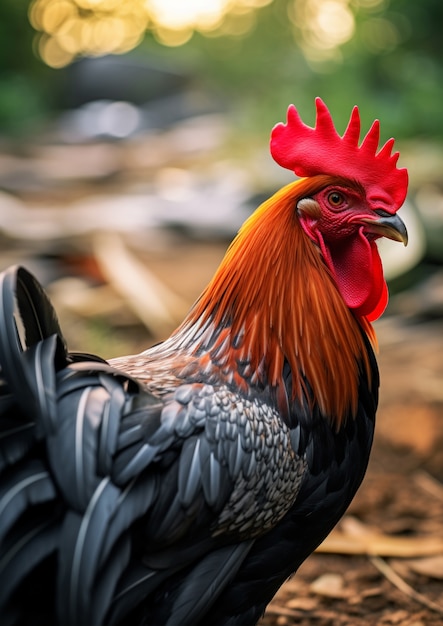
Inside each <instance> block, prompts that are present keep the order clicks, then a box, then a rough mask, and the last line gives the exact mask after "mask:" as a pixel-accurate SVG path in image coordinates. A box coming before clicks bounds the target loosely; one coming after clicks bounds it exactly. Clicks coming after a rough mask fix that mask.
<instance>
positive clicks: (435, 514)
mask: <svg viewBox="0 0 443 626" xmlns="http://www.w3.org/2000/svg"><path fill="white" fill-rule="evenodd" d="M442 24H443V3H442V2H441V1H440V0H421V1H420V2H405V0H237V1H234V0H186V1H184V0H125V1H124V2H122V1H121V0H32V1H31V2H30V1H28V0H1V3H0V269H3V268H5V267H7V266H8V265H10V264H13V263H21V264H24V265H26V266H27V267H28V268H29V269H30V270H31V271H33V272H34V273H35V274H36V276H37V277H38V278H39V280H41V282H42V283H43V284H44V285H45V287H46V288H47V290H48V291H49V293H50V296H51V298H52V299H53V301H54V304H55V307H56V309H57V311H58V313H59V316H60V318H61V323H62V328H63V329H64V331H65V334H66V337H67V340H68V344H69V346H70V348H71V349H72V350H83V351H88V352H96V353H98V354H100V355H101V356H103V357H105V358H110V357H112V356H116V355H122V354H125V353H130V352H139V351H141V350H142V349H145V348H147V347H148V346H149V345H151V344H152V343H154V342H156V341H158V340H161V339H162V338H164V337H165V336H167V334H168V333H169V332H170V331H171V330H172V329H173V328H174V327H175V326H176V325H177V324H178V323H179V322H180V321H181V319H182V318H183V316H184V315H185V313H186V311H187V310H188V308H189V306H190V305H191V303H192V302H193V300H194V299H195V298H196V297H197V296H198V294H199V293H200V291H201V289H202V288H203V287H204V285H205V284H206V282H207V281H208V280H209V278H210V277H211V275H212V273H213V271H214V270H215V268H216V266H217V265H218V263H219V261H220V259H221V257H222V256H223V254H224V251H225V249H226V246H227V244H228V242H229V241H230V240H231V239H232V237H233V236H234V234H235V232H236V230H237V229H238V227H239V225H240V224H241V223H242V222H243V221H244V219H245V218H246V217H247V216H248V215H249V214H250V213H251V211H252V210H253V209H254V208H256V206H257V205H258V204H259V203H260V202H261V201H262V200H263V199H265V198H266V197H268V196H269V195H271V194H272V193H273V192H274V191H275V190H276V189H277V188H279V187H280V186H282V185H283V184H285V183H286V182H290V181H291V180H292V175H291V173H290V172H287V171H284V170H282V169H281V168H279V167H278V166H277V165H275V163H274V162H273V161H272V159H271V157H270V155H269V150H268V141H269V133H270V130H271V128H272V126H273V125H274V124H275V123H277V122H279V121H282V120H283V119H285V115H286V109H287V106H288V104H289V103H294V104H296V106H297V107H298V109H299V111H300V113H301V116H302V118H303V119H304V120H305V121H306V122H307V123H308V124H313V123H314V98H315V96H320V97H321V98H323V100H324V101H325V102H326V104H327V105H328V107H329V108H330V110H331V112H332V115H333V118H334V120H335V121H336V126H337V129H338V131H339V132H343V131H344V129H345V126H346V123H347V121H348V119H349V115H350V112H351V109H352V107H353V105H354V104H358V105H359V107H360V112H361V117H362V126H363V129H364V130H366V129H368V128H369V125H370V124H371V122H372V121H373V119H374V118H376V117H377V118H379V119H380V121H381V139H382V141H386V140H387V139H388V138H389V137H390V136H394V137H395V138H396V147H397V149H399V150H400V151H401V158H400V165H401V166H404V167H408V169H409V172H410V180H411V183H410V192H409V196H408V200H407V202H406V204H405V206H404V207H403V208H402V209H401V215H402V217H403V218H404V220H405V222H406V223H407V225H408V229H409V233H410V244H409V246H408V248H406V249H404V248H402V247H401V246H399V245H398V244H392V242H383V245H382V255H383V258H384V266H385V270H386V274H387V276H388V279H389V285H390V291H391V300H390V305H389V308H388V311H387V313H386V314H385V316H384V317H383V319H382V320H381V321H380V322H377V325H376V328H377V332H378V336H379V341H380V357H379V361H380V368H381V375H382V394H381V408H380V418H379V429H378V433H377V439H376V446H375V449H374V455H373V460H372V461H371V467H370V471H369V474H368V478H367V481H366V483H365V487H364V488H363V490H362V492H361V495H360V496H359V498H357V500H356V503H355V505H353V506H354V509H353V510H352V511H351V514H354V515H357V516H358V518H359V519H360V521H364V522H365V523H367V524H368V525H371V524H374V525H375V526H376V527H377V528H378V529H379V530H380V529H382V530H384V531H385V532H389V533H394V534H402V535H405V534H417V533H418V534H430V535H433V534H435V535H437V534H439V533H440V535H441V531H442V520H443V495H442V494H443V489H441V481H443V453H442V450H443V445H442V444H443V420H442V407H443V391H442V389H443V385H442V378H443V349H442V348H443V324H442V319H443V268H442V262H443V111H442V102H443V58H442V56H443V53H442V46H441V27H442ZM389 244H392V245H389ZM433 481H434V482H433ZM431 494H432V495H431ZM430 502H432V504H433V507H434V508H433V507H432V506H431V504H430ZM403 565H404V564H403ZM432 571H434V572H435V568H434V569H433V570H432ZM405 572H406V573H405ZM440 572H443V565H442V566H441V567H440ZM311 574H312V577H315V572H314V573H312V572H311ZM311 574H309V572H307V574H306V576H308V578H309V575H311ZM403 575H404V576H405V577H408V576H409V577H410V579H413V580H416V579H414V578H413V577H414V576H416V574H415V573H414V570H413V568H412V567H411V568H409V569H407V570H405V569H403ZM427 575H428V579H426V580H427V583H426V584H431V583H432V580H433V578H432V576H433V575H432V573H431V574H429V571H428V573H427ZM362 576H363V574H362ZM422 576H423V574H422ZM441 578H443V573H441ZM422 582H423V581H422ZM425 582H426V581H425ZM431 592H432V590H431ZM436 593H437V592H436ZM438 593H440V592H438ZM438 593H437V596H438ZM375 595H376V594H375ZM434 597H435V594H434ZM340 599H341V600H343V598H342V596H338V600H340ZM437 599H438V597H437ZM440 599H441V600H442V603H443V598H440ZM338 600H337V601H338ZM362 602H363V601H362ZM365 602H366V603H368V602H370V600H369V599H366V600H365ZM390 602H391V603H392V602H395V599H394V600H392V598H391V599H390ZM364 606H367V604H366V605H364V604H363V607H364ZM341 610H342V611H343V610H345V609H344V608H343V607H342V608H341ZM278 619H279V620H280V621H279V622H278V623H279V624H283V623H285V622H284V614H280V615H279V617H278ZM288 619H289V618H288ZM362 619H363V618H362ZM316 623H318V624H321V623H322V622H321V620H320V621H318V622H316ZM328 623H329V622H328ZM352 623H353V624H354V623H355V624H356V623H362V624H363V623H366V622H363V621H362V622H357V621H354V622H352ZM392 623H394V622H392ZM395 623H400V622H395ZM405 623H406V622H405ZM417 623H418V622H417ZM426 623H429V624H430V623H431V621H427V622H426Z"/></svg>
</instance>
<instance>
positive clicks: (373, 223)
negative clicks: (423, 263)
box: [361, 209, 408, 246]
mask: <svg viewBox="0 0 443 626" xmlns="http://www.w3.org/2000/svg"><path fill="white" fill-rule="evenodd" d="M375 213H377V215H379V216H380V217H379V219H377V220H373V219H370V218H363V219H362V220H361V221H362V222H364V223H365V224H367V226H366V230H367V231H369V232H371V233H374V234H376V235H379V236H381V237H387V238H388V239H393V240H394V241H402V242H403V243H404V245H405V246H407V245H408V231H407V230H406V226H405V223H404V222H403V220H402V219H400V217H399V216H398V215H397V214H396V213H394V214H391V213H388V212H387V211H383V210H381V209H380V210H376V211H375Z"/></svg>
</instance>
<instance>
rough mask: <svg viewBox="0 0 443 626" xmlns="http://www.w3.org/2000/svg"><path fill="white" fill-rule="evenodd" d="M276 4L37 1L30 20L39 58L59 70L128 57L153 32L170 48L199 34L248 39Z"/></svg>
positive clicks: (242, 0) (248, 0)
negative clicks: (83, 61) (87, 59)
mask: <svg viewBox="0 0 443 626" xmlns="http://www.w3.org/2000/svg"><path fill="white" fill-rule="evenodd" d="M271 1H272V0H186V1H185V2H184V1H183V0H125V1H124V2H122V1H121V0H33V2H32V3H31V5H30V9H29V19H30V22H31V24H32V26H33V27H34V28H35V30H37V31H38V35H37V45H36V49H37V51H38V54H39V56H40V57H41V58H42V60H43V61H44V62H45V63H46V64H47V65H49V66H51V67H55V68H58V67H63V66H65V65H67V64H69V63H70V62H71V61H73V60H74V59H75V58H76V57H78V56H80V55H89V56H92V55H102V54H109V53H113V54H119V53H124V52H127V51H129V50H131V49H133V48H135V47H136V46H137V45H138V44H139V43H140V41H141V40H142V38H143V36H144V34H145V32H146V30H148V29H150V30H152V32H153V34H154V36H155V37H156V38H157V39H158V40H159V41H160V42H161V43H162V44H164V45H168V46H179V45H182V44H184V43H186V42H187V41H188V40H189V39H190V38H191V37H192V35H193V33H194V32H195V31H200V32H203V33H205V34H208V35H209V34H211V35H214V34H220V35H223V34H230V35H243V34H245V33H246V32H247V31H248V29H249V28H250V27H251V26H252V25H253V23H254V20H253V19H250V17H249V16H250V15H251V14H252V13H253V12H254V10H256V9H257V8H259V7H261V6H264V5H266V4H269V3H270V2H271ZM228 16H229V17H230V18H234V19H230V20H227V19H226V18H227V17H228ZM226 22H228V24H229V27H228V28H224V25H225V24H226ZM234 24H236V26H234Z"/></svg>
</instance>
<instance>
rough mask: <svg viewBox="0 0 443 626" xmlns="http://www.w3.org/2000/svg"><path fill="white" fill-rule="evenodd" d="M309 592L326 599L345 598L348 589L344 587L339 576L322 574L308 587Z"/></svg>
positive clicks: (342, 580)
mask: <svg viewBox="0 0 443 626" xmlns="http://www.w3.org/2000/svg"><path fill="white" fill-rule="evenodd" d="M310 590H311V591H312V592H313V593H316V594H317V595H319V596H325V597H327V598H347V597H348V596H349V591H348V589H345V587H344V579H343V577H342V576H340V574H323V575H322V576H320V577H319V578H317V579H316V580H314V582H312V583H311V585H310Z"/></svg>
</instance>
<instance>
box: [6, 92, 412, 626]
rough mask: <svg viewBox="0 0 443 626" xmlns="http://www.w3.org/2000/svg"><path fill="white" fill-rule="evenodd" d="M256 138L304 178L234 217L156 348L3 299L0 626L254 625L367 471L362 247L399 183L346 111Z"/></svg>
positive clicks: (371, 306)
mask: <svg viewBox="0 0 443 626" xmlns="http://www.w3.org/2000/svg"><path fill="white" fill-rule="evenodd" d="M316 112H317V118H316V124H315V127H310V126H307V125H306V124H304V123H303V122H302V120H301V118H300V116H299V114H298V112H297V110H296V108H295V107H294V106H291V107H290V108H289V110H288V118H287V122H286V123H284V124H283V123H282V124H278V125H277V126H276V127H275V128H274V130H273V132H272V136H271V153H272V156H273V157H274V159H275V160H276V161H277V163H279V164H280V165H282V166H283V167H285V168H289V169H291V170H293V171H294V172H295V174H296V175H297V176H298V177H300V178H298V179H297V180H295V182H292V183H290V184H288V185H287V186H285V187H284V188H283V189H281V190H280V191H278V192H277V193H276V194H275V195H274V196H273V197H272V198H270V199H269V200H268V201H266V202H265V203H264V204H263V205H262V206H260V207H259V208H258V209H257V211H256V212H255V213H254V214H253V215H252V216H251V217H250V218H249V219H248V220H247V221H246V223H245V224H244V225H243V227H242V228H241V229H240V231H239V233H238V235H237V237H236V238H235V239H234V241H233V242H232V244H231V246H230V247H229V249H228V251H227V253H226V256H225V258H224V260H223V261H222V263H221V265H220V267H219V268H218V270H217V271H216V273H215V276H214V277H213V279H212V281H211V282H210V283H209V285H208V287H207V288H206V289H205V290H204V291H203V293H202V295H201V296H200V298H199V299H198V300H197V302H196V303H195V304H194V306H193V307H192V308H191V310H190V312H189V314H188V315H187V317H186V319H185V320H184V321H183V323H182V324H181V325H180V326H179V328H178V329H177V330H175V332H173V333H172V335H171V336H170V337H169V338H168V339H166V340H165V341H164V342H163V343H161V344H159V345H156V346H154V347H152V348H150V349H148V350H146V351H145V352H142V353H141V354H139V355H133V356H126V357H122V358H117V359H113V360H111V361H109V362H106V361H104V360H102V359H100V358H98V357H95V356H92V355H88V354H78V353H72V352H69V351H68V350H67V347H66V344H65V341H64V339H63V335H62V332H61V329H60V326H59V323H58V321H57V317H56V314H55V312H54V310H53V307H52V305H51V303H50V301H49V299H48V297H47V296H46V294H45V292H44V291H43V289H42V288H41V286H40V285H39V283H38V282H37V280H36V279H35V278H34V277H33V276H32V275H31V274H30V273H29V272H28V271H26V270H25V269H24V268H23V267H13V268H9V269H8V270H6V271H5V272H3V274H2V275H1V282H0V302H1V306H0V310H1V314H0V364H1V376H0V472H1V482H0V487H1V489H0V536H1V552H0V578H1V581H2V583H1V586H0V607H1V615H2V624H20V625H21V624H31V623H32V624H40V623H41V624H63V625H72V626H75V625H78V624H94V625H95V626H98V625H100V624H131V625H135V624H154V625H158V624H168V625H176V626H184V625H193V626H194V625H198V624H211V625H212V624H218V625H222V624H223V625H236V624H237V625H239V624H243V625H250V624H253V623H256V622H257V620H258V619H259V618H260V616H261V615H262V614H263V612H264V610H265V608H266V606H267V604H268V603H269V601H270V600H271V599H272V597H273V595H274V594H275V592H276V591H277V589H278V588H279V587H280V586H281V585H282V584H283V582H284V581H285V580H286V579H287V578H288V577H289V576H291V575H292V574H293V573H294V572H295V571H296V570H297V568H298V567H299V565H300V564H301V563H302V562H303V561H304V560H305V559H306V558H307V557H308V555H309V554H311V552H312V551H313V550H315V548H316V547H317V546H318V545H319V544H320V542H321V541H322V540H323V539H324V538H325V537H326V536H327V534H328V533H329V532H330V531H331V529H332V528H333V527H334V525H335V524H336V523H337V521H338V520H339V519H340V517H341V516H342V515H343V513H344V512H345V510H346V508H347V507H348V505H349V503H350V502H351V500H352V498H353V496H354V494H355V492H356V490H357V489H358V487H359V485H360V483H361V481H362V479H363V476H364V474H365V471H366V467H367V463H368V457H369V453H370V449H371V443H372V438H373V430H374V420H375V413H376V408H377V396H378V386H379V377H378V371H377V365H376V360H375V357H374V349H373V346H374V343H375V335H374V332H373V330H372V326H371V321H373V320H375V319H376V318H377V317H379V316H380V315H381V313H382V312H383V310H384V308H385V306H386V303H387V297H388V292H387V287H386V283H385V280H384V277H383V271H382V265H381V261H380V257H379V254H378V251H377V244H376V240H377V239H378V238H380V237H387V238H389V239H393V240H396V241H401V242H403V243H404V244H406V242H407V232H406V228H405V225H404V223H403V222H402V220H401V219H400V217H398V215H397V210H398V209H399V207H400V206H401V205H402V203H403V201H404V199H405V196H406V191H407V171H406V170H405V169H398V168H397V165H396V164H397V160H398V156H399V155H398V153H394V154H391V152H392V147H393V140H392V139H391V140H389V141H388V142H387V143H386V144H385V145H384V146H383V147H382V148H381V149H380V150H378V143H379V124H378V121H375V122H374V123H373V125H372V126H371V128H370V130H369V131H368V133H367V135H366V136H365V138H364V139H363V141H362V142H361V144H359V141H360V118H359V112H358V109H357V108H356V107H355V108H354V110H353V112H352V114H351V117H350V121H349V124H348V126H347V129H346V131H345V133H344V134H343V136H340V135H339V134H338V133H337V131H336V129H335V127H334V124H333V121H332V118H331V116H330V113H329V111H328V109H327V107H326V105H325V104H324V103H323V102H322V101H321V100H320V99H317V100H316Z"/></svg>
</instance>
